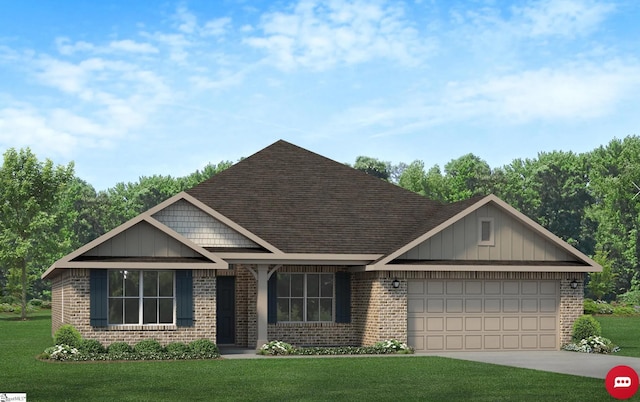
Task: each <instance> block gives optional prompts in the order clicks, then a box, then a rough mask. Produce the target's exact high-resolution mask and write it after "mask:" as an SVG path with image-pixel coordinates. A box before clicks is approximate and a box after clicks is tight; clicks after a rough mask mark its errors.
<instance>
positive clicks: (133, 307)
mask: <svg viewBox="0 0 640 402" xmlns="http://www.w3.org/2000/svg"><path fill="white" fill-rule="evenodd" d="M108 289H109V297H108V299H109V325H121V324H137V325H140V324H142V325H144V324H174V323H175V305H176V299H175V278H174V273H173V271H116V270H110V271H109V284H108Z"/></svg>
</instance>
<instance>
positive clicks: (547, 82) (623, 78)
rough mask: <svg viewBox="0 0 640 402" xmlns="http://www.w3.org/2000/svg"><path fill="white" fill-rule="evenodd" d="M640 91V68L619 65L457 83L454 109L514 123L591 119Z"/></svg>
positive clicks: (452, 89) (451, 94)
mask: <svg viewBox="0 0 640 402" xmlns="http://www.w3.org/2000/svg"><path fill="white" fill-rule="evenodd" d="M639 86H640V65H637V64H636V65H629V64H627V63H622V62H619V61H613V62H610V63H607V64H605V65H602V66H596V65H589V64H587V65H575V66H573V65H569V66H565V67H564V68H562V67H558V68H555V69H552V68H549V67H547V68H542V69H539V70H529V71H522V72H519V73H514V74H509V75H505V76H501V77H494V78H491V79H488V80H487V81H485V82H480V83H452V84H450V85H449V87H448V89H447V95H446V100H447V102H448V103H449V105H450V106H451V107H453V108H454V109H459V110H466V111H467V113H475V114H477V115H478V116H476V117H481V116H493V117H495V118H498V119H504V122H505V123H508V124H513V123H516V124H522V123H527V122H530V121H532V120H555V119H578V120H588V119H592V118H595V117H599V116H603V115H607V114H609V113H611V112H612V111H613V110H614V108H615V107H616V106H617V105H618V103H619V102H621V101H622V100H624V99H626V98H627V97H628V96H629V95H630V94H631V93H632V92H634V91H635V90H637V89H638V88H639Z"/></svg>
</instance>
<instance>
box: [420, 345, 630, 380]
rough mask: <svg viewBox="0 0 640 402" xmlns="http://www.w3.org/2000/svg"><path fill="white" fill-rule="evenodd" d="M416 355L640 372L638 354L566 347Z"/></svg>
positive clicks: (589, 373)
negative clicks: (594, 352) (546, 349)
mask: <svg viewBox="0 0 640 402" xmlns="http://www.w3.org/2000/svg"><path fill="white" fill-rule="evenodd" d="M416 355H417V356H442V357H448V358H451V359H461V360H471V361H476V362H481V363H491V364H499V365H502V366H510V367H521V368H528V369H534V370H542V371H550V372H553V373H562V374H572V375H579V376H583V377H593V378H602V379H604V378H605V377H606V376H607V373H608V372H609V370H611V369H612V368H614V367H615V366H629V367H631V368H633V369H634V370H635V371H636V372H637V373H638V374H640V358H637V357H626V356H617V355H615V354H614V355H600V354H591V353H578V352H567V351H535V352H534V351H531V352H523V351H514V352H506V351H503V352H441V353H416Z"/></svg>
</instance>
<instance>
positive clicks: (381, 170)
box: [353, 156, 391, 181]
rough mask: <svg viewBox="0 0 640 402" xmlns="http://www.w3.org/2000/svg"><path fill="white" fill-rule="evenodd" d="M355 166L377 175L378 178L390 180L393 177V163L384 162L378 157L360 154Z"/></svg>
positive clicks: (371, 174) (369, 173)
mask: <svg viewBox="0 0 640 402" xmlns="http://www.w3.org/2000/svg"><path fill="white" fill-rule="evenodd" d="M353 167H354V168H355V169H358V170H361V171H363V172H365V173H366V174H368V175H370V176H374V177H377V178H378V179H382V180H386V181H389V178H390V177H391V163H389V162H382V161H381V160H378V159H376V158H371V157H368V156H358V158H356V163H355V165H353Z"/></svg>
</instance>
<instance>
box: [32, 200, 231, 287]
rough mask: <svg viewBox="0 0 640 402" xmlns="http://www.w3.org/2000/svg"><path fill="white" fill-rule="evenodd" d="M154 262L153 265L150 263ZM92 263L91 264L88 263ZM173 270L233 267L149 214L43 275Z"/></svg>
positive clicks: (98, 239) (61, 261) (68, 256)
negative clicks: (167, 266)
mask: <svg viewBox="0 0 640 402" xmlns="http://www.w3.org/2000/svg"><path fill="white" fill-rule="evenodd" d="M148 258H153V259H154V261H153V263H147V261H148V260H147V259H148ZM87 261H91V263H87ZM162 262H166V263H169V264H171V268H172V269H181V268H193V267H195V266H196V265H194V264H197V267H199V268H203V269H227V268H228V267H229V265H228V264H227V263H226V262H225V261H224V260H222V259H221V258H219V257H217V256H216V255H214V254H213V253H210V252H209V251H207V250H206V249H204V248H202V247H200V246H198V245H197V244H195V243H193V242H192V241H190V240H189V239H187V238H185V237H183V236H181V235H180V234H179V233H176V232H174V231H173V230H171V229H170V228H168V227H166V226H165V225H163V224H161V223H160V222H158V221H157V220H155V219H153V218H152V217H151V216H150V215H149V214H148V213H143V214H140V215H138V216H137V217H135V218H133V219H131V220H129V221H127V222H125V223H123V224H122V225H120V226H118V227H116V228H115V229H113V230H111V231H109V232H107V233H105V234H104V235H102V236H100V237H98V238H97V239H95V240H93V241H91V242H89V243H87V244H85V245H84V246H83V247H80V248H79V249H77V250H75V251H74V252H72V253H70V254H68V255H66V256H64V257H62V258H61V259H59V260H58V261H56V262H55V263H53V265H51V267H49V269H47V270H46V271H45V272H44V273H43V274H42V278H43V279H46V278H47V277H49V276H50V275H51V274H52V273H53V272H54V271H55V270H56V269H59V268H89V266H90V268H101V267H102V268H118V267H119V268H122V267H124V265H123V264H128V266H127V268H128V267H139V268H146V267H147V266H153V267H155V268H156V269H157V268H158V265H157V264H158V263H162Z"/></svg>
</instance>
